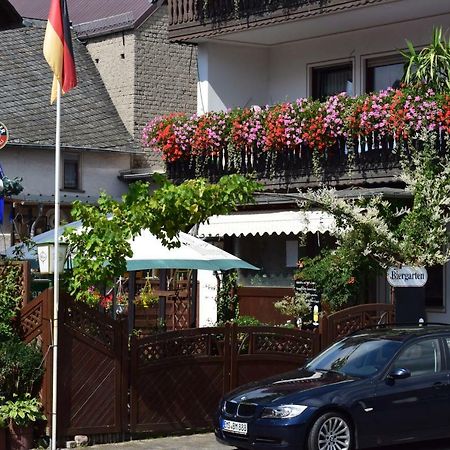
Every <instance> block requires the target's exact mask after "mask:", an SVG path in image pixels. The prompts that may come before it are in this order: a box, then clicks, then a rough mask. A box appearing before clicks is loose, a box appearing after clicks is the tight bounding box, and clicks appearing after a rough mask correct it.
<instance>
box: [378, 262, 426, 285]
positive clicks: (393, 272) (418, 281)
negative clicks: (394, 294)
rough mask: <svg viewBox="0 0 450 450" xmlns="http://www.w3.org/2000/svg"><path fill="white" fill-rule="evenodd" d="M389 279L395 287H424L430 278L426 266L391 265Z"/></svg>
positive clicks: (388, 273)
mask: <svg viewBox="0 0 450 450" xmlns="http://www.w3.org/2000/svg"><path fill="white" fill-rule="evenodd" d="M387 280H388V283H389V284H390V285H391V286H393V287H422V286H425V283H426V282H427V280H428V273H427V269H425V267H410V266H402V267H400V268H398V267H389V269H388V271H387Z"/></svg>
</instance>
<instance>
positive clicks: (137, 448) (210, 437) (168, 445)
mask: <svg viewBox="0 0 450 450" xmlns="http://www.w3.org/2000/svg"><path fill="white" fill-rule="evenodd" d="M87 448H88V449H92V450H160V449H165V450H189V449H196V450H227V449H229V450H232V447H227V446H225V445H221V444H219V443H218V442H217V441H216V438H215V437H214V434H213V433H205V434H192V435H189V436H174V437H164V438H155V439H145V440H142V441H129V442H122V443H119V444H103V445H93V446H92V447H87Z"/></svg>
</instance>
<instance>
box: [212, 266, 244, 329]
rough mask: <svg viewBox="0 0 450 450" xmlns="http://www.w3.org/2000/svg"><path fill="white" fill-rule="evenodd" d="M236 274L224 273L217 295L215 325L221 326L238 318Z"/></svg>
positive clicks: (234, 272) (232, 272)
mask: <svg viewBox="0 0 450 450" xmlns="http://www.w3.org/2000/svg"><path fill="white" fill-rule="evenodd" d="M237 278H238V275H237V272H236V271H235V270H233V271H228V272H224V273H223V276H222V281H221V284H220V287H219V292H218V294H217V323H218V324H223V323H226V322H229V321H231V320H235V319H237V318H238V317H239V303H238V296H237V293H236V289H237Z"/></svg>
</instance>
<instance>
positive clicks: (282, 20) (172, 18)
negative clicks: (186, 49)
mask: <svg viewBox="0 0 450 450" xmlns="http://www.w3.org/2000/svg"><path fill="white" fill-rule="evenodd" d="M389 1H390V0H370V1H368V0H238V1H236V0H168V12H169V39H171V40H177V41H183V40H194V41H195V40H201V39H204V38H208V37H211V36H216V35H223V34H227V33H236V32H240V31H245V30H249V29H255V28H259V27H267V26H271V27H275V28H276V27H277V26H279V25H280V24H281V25H282V24H288V23H292V22H296V21H298V20H303V19H313V18H317V17H321V16H326V15H329V14H330V13H340V12H346V11H350V10H355V9H363V8H365V7H367V6H370V5H380V4H382V3H387V2H389ZM293 26H294V27H296V28H298V24H294V25H293Z"/></svg>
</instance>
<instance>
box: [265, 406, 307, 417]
mask: <svg viewBox="0 0 450 450" xmlns="http://www.w3.org/2000/svg"><path fill="white" fill-rule="evenodd" d="M306 408H308V407H307V406H304V405H280V406H275V407H273V408H264V409H263V412H262V413H261V418H262V419H291V418H292V417H297V416H299V415H300V414H301V413H302V412H303V411H305V409H306Z"/></svg>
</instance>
